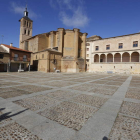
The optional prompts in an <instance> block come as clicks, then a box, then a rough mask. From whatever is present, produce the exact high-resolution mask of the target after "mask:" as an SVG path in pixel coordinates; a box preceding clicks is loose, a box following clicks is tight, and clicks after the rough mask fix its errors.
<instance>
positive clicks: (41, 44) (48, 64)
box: [19, 9, 87, 72]
mask: <svg viewBox="0 0 140 140" xmlns="http://www.w3.org/2000/svg"><path fill="white" fill-rule="evenodd" d="M19 21H20V48H21V49H25V50H28V51H31V52H32V55H31V66H32V68H33V69H35V70H38V71H42V72H54V71H55V70H60V71H61V72H84V71H85V66H86V36H87V33H81V32H80V30H79V29H77V28H74V29H73V30H70V29H64V28H58V29H57V31H50V32H47V33H43V34H38V35H36V36H32V26H33V21H32V20H31V19H29V18H28V12H27V9H26V10H25V12H24V17H23V18H21V19H20V20H19Z"/></svg>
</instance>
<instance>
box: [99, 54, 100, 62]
mask: <svg viewBox="0 0 140 140" xmlns="http://www.w3.org/2000/svg"><path fill="white" fill-rule="evenodd" d="M99 63H100V54H99Z"/></svg>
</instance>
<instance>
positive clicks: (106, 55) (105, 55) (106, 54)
mask: <svg viewBox="0 0 140 140" xmlns="http://www.w3.org/2000/svg"><path fill="white" fill-rule="evenodd" d="M105 62H106V63H107V54H105Z"/></svg>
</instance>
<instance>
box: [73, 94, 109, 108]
mask: <svg viewBox="0 0 140 140" xmlns="http://www.w3.org/2000/svg"><path fill="white" fill-rule="evenodd" d="M71 100H72V101H74V102H78V103H82V104H86V105H90V106H94V107H98V108H100V107H101V106H102V105H103V104H104V103H105V102H106V101H107V100H108V99H107V98H103V97H97V96H92V95H85V94H81V95H78V96H77V97H74V98H73V99H71Z"/></svg>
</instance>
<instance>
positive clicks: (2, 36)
mask: <svg viewBox="0 0 140 140" xmlns="http://www.w3.org/2000/svg"><path fill="white" fill-rule="evenodd" d="M3 38H4V35H1V41H2V42H1V44H3Z"/></svg>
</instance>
